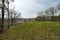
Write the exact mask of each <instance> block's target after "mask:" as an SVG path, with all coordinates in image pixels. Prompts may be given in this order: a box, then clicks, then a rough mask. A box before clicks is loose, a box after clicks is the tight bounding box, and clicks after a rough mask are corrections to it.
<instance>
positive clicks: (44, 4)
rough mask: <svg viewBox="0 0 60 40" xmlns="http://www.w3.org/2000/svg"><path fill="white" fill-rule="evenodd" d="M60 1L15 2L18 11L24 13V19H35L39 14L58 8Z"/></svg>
mask: <svg viewBox="0 0 60 40" xmlns="http://www.w3.org/2000/svg"><path fill="white" fill-rule="evenodd" d="M59 3H60V0H15V2H14V5H15V8H16V10H19V11H20V12H21V13H22V17H23V18H34V17H36V16H37V12H39V11H41V10H45V9H48V8H50V7H52V6H56V5H57V4H59Z"/></svg>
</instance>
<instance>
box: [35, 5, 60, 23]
mask: <svg viewBox="0 0 60 40" xmlns="http://www.w3.org/2000/svg"><path fill="white" fill-rule="evenodd" d="M37 14H38V16H37V17H36V18H35V20H36V21H58V22H60V4H58V5H57V6H56V7H50V8H48V9H46V10H45V11H40V12H38V13H37Z"/></svg>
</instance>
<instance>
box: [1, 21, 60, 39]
mask: <svg viewBox="0 0 60 40" xmlns="http://www.w3.org/2000/svg"><path fill="white" fill-rule="evenodd" d="M0 40H60V22H29V23H24V24H20V25H16V26H12V27H10V29H9V30H8V32H5V33H3V34H0Z"/></svg>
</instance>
